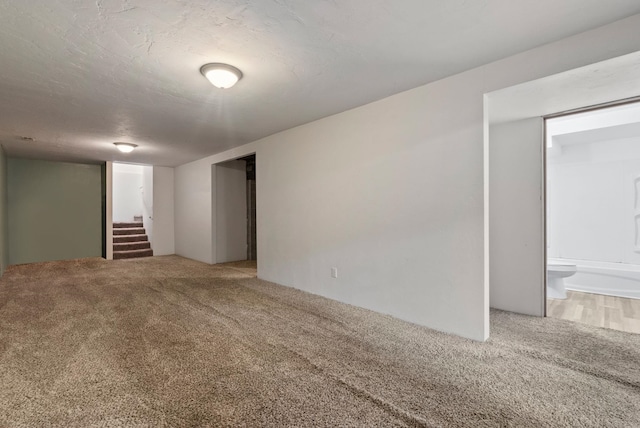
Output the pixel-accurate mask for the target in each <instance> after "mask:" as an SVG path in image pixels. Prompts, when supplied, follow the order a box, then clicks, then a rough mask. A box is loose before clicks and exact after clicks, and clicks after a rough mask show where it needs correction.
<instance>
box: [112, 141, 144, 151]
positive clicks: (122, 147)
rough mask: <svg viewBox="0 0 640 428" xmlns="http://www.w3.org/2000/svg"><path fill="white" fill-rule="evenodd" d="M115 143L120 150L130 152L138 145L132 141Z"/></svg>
mask: <svg viewBox="0 0 640 428" xmlns="http://www.w3.org/2000/svg"><path fill="white" fill-rule="evenodd" d="M113 144H115V146H116V147H117V148H118V150H120V151H121V152H122V153H130V152H132V151H133V149H135V148H136V147H138V146H137V145H136V144H131V143H113Z"/></svg>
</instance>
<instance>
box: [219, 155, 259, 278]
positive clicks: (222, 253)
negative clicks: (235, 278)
mask: <svg viewBox="0 0 640 428" xmlns="http://www.w3.org/2000/svg"><path fill="white" fill-rule="evenodd" d="M213 167H214V169H213V174H212V178H213V179H214V187H215V207H216V210H215V225H214V226H215V227H214V230H215V232H214V233H215V235H214V247H215V248H214V250H215V251H214V254H215V263H228V262H238V261H247V262H248V263H245V265H246V266H247V267H253V268H254V269H255V267H256V264H257V259H258V252H257V215H256V214H257V210H256V189H257V186H256V156H255V154H252V155H249V156H245V157H242V158H239V159H234V160H230V161H226V162H221V163H218V164H215V165H214V166H213ZM243 266H244V265H243Z"/></svg>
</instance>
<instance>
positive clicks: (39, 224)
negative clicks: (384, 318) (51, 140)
mask: <svg viewBox="0 0 640 428" xmlns="http://www.w3.org/2000/svg"><path fill="white" fill-rule="evenodd" d="M7 167H8V168H7V189H8V224H9V249H10V253H9V264H20V263H32V262H41V261H49V260H67V259H75V258H83V257H101V256H102V205H101V187H102V183H101V169H100V165H84V164H73V163H62V162H50V161H41V160H31V159H19V158H8V160H7Z"/></svg>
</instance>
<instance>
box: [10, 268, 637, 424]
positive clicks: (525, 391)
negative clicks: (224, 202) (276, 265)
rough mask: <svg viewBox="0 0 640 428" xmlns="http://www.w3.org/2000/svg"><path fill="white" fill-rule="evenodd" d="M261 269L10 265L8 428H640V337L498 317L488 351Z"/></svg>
mask: <svg viewBox="0 0 640 428" xmlns="http://www.w3.org/2000/svg"><path fill="white" fill-rule="evenodd" d="M254 272H255V271H254V270H253V269H252V268H251V265H250V264H247V263H235V264H226V265H216V266H210V265H206V264H203V263H199V262H195V261H191V260H187V259H184V258H180V257H176V256H168V257H153V258H148V259H137V260H118V261H110V262H109V261H105V260H102V259H86V260H79V261H66V262H51V263H39V264H33V265H21V266H12V267H10V268H9V269H8V270H7V271H6V273H5V275H4V276H3V278H2V279H0V426H2V427H45V426H59V427H117V426H123V427H163V426H171V427H174V426H175V427H207V426H211V427H218V426H220V427H223V426H248V427H260V426H267V427H288V426H296V427H315V426H357V427H377V426H428V427H640V336H639V335H633V334H629V333H622V332H617V331H613V330H605V329H600V328H597V327H589V326H584V325H580V324H575V323H571V322H568V321H563V320H557V319H550V318H547V319H541V318H533V317H526V316H520V315H515V314H511V313H507V312H500V311H493V312H492V313H491V329H492V330H491V331H492V334H491V338H490V340H489V341H487V342H485V343H478V342H474V341H470V340H466V339H463V338H459V337H455V336H451V335H447V334H443V333H439V332H435V331H432V330H429V329H427V328H424V327H420V326H416V325H413V324H409V323H406V322H403V321H400V320H397V319H395V318H392V317H389V316H385V315H382V314H378V313H374V312H371V311H367V310H364V309H359V308H355V307H353V306H349V305H345V304H341V303H338V302H335V301H331V300H328V299H325V298H322V297H319V296H315V295H311V294H307V293H303V292H300V291H297V290H294V289H291V288H287V287H282V286H278V285H275V284H271V283H268V282H265V281H261V280H258V279H256V278H255V277H254ZM390 286H391V285H390Z"/></svg>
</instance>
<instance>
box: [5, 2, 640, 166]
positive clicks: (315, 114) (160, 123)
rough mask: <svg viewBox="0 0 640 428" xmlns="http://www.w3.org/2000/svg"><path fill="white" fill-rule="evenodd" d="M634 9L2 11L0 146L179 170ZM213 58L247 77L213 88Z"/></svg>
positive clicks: (178, 6) (555, 5) (106, 5)
mask: <svg viewBox="0 0 640 428" xmlns="http://www.w3.org/2000/svg"><path fill="white" fill-rule="evenodd" d="M636 13H640V2H639V1H638V0H607V1H602V0H474V1H469V0H446V1H444V0H349V1H337V0H312V1H304V0H297V1H296V0H261V1H249V0H245V1H241V0H219V1H212V0H163V1H157V0H131V1H126V0H111V1H110V0H90V1H86V0H28V1H26V0H23V1H19V0H16V1H2V2H0V100H2V101H1V102H0V143H1V144H2V145H3V147H4V148H5V150H6V152H7V153H8V154H9V155H10V156H29V157H39V158H45V159H60V160H85V161H102V160H118V161H128V162H137V163H149V164H155V165H166V166H175V165H179V164H182V163H185V162H188V161H190V160H194V159H198V158H202V157H204V156H207V155H210V154H213V153H216V152H219V151H222V150H225V149H228V148H231V147H234V146H238V145H241V144H244V143H247V142H250V141H253V140H256V139H259V138H261V137H264V136H267V135H270V134H273V133H275V132H278V131H281V130H284V129H287V128H291V127H293V126H296V125H300V124H303V123H306V122H309V121H312V120H315V119H319V118H321V117H324V116H327V115H331V114H334V113H338V112H341V111H344V110H347V109H349V108H352V107H356V106H358V105H362V104H365V103H368V102H371V101H374V100H377V99H380V98H383V97H386V96H388V95H391V94H394V93H397V92H400V91H403V90H407V89H410V88H413V87H416V86H419V85H422V84H425V83H428V82H431V81H434V80H438V79H440V78H443V77H445V76H448V75H451V74H455V73H458V72H461V71H464V70H467V69H470V68H473V67H476V66H478V65H482V64H485V63H488V62H491V61H494V60H497V59H500V58H503V57H506V56H509V55H511V54H514V53H517V52H520V51H523V50H527V49H530V48H533V47H536V46H539V45H542V44H545V43H548V42H551V41H554V40H558V39H561V38H564V37H567V36H569V35H572V34H576V33H579V32H582V31H585V30H588V29H591V28H595V27H597V26H601V25H604V24H607V23H610V22H613V21H615V20H618V19H621V18H624V17H627V16H630V15H633V14H636ZM208 62H226V63H230V64H232V65H235V66H236V67H238V68H240V69H241V70H242V72H243V73H244V78H243V80H241V81H240V82H239V83H238V85H237V86H236V87H234V88H232V89H228V90H219V89H216V88H214V87H213V86H211V85H210V84H209V83H208V82H207V81H206V80H205V79H204V78H203V77H202V76H201V75H200V74H199V68H200V66H201V65H203V64H205V63H208ZM21 137H29V138H33V139H34V140H35V141H29V140H25V139H23V138H21ZM114 141H128V142H134V143H136V144H138V145H139V146H140V147H139V148H138V149H137V150H136V151H135V152H133V153H131V154H128V155H125V154H120V153H118V152H117V151H116V150H115V147H114V146H113V145H112V144H111V143H112V142H114Z"/></svg>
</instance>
